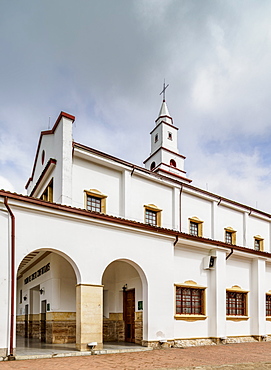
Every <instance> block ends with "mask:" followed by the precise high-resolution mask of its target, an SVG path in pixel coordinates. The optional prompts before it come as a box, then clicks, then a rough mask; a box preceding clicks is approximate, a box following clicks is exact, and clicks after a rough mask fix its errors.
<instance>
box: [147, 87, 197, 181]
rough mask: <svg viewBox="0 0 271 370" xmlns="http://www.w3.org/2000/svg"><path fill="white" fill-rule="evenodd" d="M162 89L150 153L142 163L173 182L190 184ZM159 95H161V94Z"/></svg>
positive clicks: (176, 132)
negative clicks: (173, 180) (161, 99)
mask: <svg viewBox="0 0 271 370" xmlns="http://www.w3.org/2000/svg"><path fill="white" fill-rule="evenodd" d="M168 86H169V85H167V86H165V83H164V88H163V91H162V93H163V102H162V105H161V109H160V112H159V115H158V118H157V120H156V121H155V123H156V126H155V128H154V129H153V130H152V131H151V132H150V134H151V153H150V156H149V157H148V158H147V159H146V160H145V161H144V164H145V168H147V169H148V170H151V171H153V172H156V173H159V174H161V175H164V176H167V177H170V178H174V179H175V180H180V181H185V182H191V181H192V180H189V179H188V178H187V177H186V172H185V171H184V160H185V157H184V156H183V155H181V154H179V151H178V127H176V126H174V125H173V119H172V117H171V115H170V114H169V110H168V107H167V103H166V99H165V90H166V88H167V87H168ZM162 93H161V94H162Z"/></svg>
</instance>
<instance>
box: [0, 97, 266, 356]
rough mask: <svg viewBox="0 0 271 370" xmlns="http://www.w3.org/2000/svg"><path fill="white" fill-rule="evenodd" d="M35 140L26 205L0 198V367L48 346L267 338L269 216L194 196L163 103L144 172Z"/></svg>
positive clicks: (57, 140) (77, 148)
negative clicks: (21, 343) (36, 343)
mask: <svg viewBox="0 0 271 370" xmlns="http://www.w3.org/2000/svg"><path fill="white" fill-rule="evenodd" d="M74 120H75V117H74V116H72V115H70V114H67V113H64V112H61V114H60V115H59V117H58V119H57V120H56V123H55V125H54V127H53V128H52V129H51V130H47V131H43V132H41V135H40V139H39V143H38V148H37V152H36V157H35V160H34V165H33V170H32V173H31V176H30V178H29V180H28V182H27V184H26V189H27V194H28V195H27V196H23V195H18V194H14V193H10V192H7V191H4V190H0V211H1V212H0V225H1V233H0V243H1V248H2V259H1V262H0V263H1V269H0V274H1V280H0V281H1V294H2V304H1V307H0V329H1V330H0V356H2V357H5V356H7V355H14V353H16V335H19V336H22V337H26V338H36V339H38V340H40V341H43V342H47V343H76V347H77V349H78V350H80V351H86V350H88V349H89V346H88V345H89V343H92V345H95V348H96V349H99V348H102V346H103V343H104V342H108V341H112V342H118V341H119V342H120V341H127V342H134V343H138V344H141V345H143V346H151V347H159V346H176V347H178V346H185V345H200V344H213V343H216V344H218V343H227V342H238V341H252V340H257V341H260V340H268V339H269V338H270V337H271V245H270V243H271V215H270V214H267V213H264V212H261V211H260V210H258V209H253V208H251V207H248V206H246V205H243V204H240V203H238V202H236V201H232V200H229V199H226V198H224V197H221V196H219V195H217V194H213V193H210V192H208V191H206V190H203V189H200V188H196V187H194V186H193V185H192V184H191V180H190V179H189V178H188V177H187V176H186V172H185V169H184V161H185V157H184V156H183V155H182V154H180V153H179V151H178V146H177V136H178V128H177V127H176V126H175V125H174V124H173V119H172V117H171V115H170V113H169V111H168V108H167V104H166V102H165V100H164V101H163V103H162V106H161V109H160V112H159V115H158V118H157V120H156V122H155V127H154V129H153V130H152V131H151V153H150V156H149V157H148V158H147V159H146V160H145V162H144V164H145V167H144V168H143V167H139V166H136V165H133V164H132V163H129V162H126V161H124V160H122V159H119V158H116V157H113V156H111V155H108V154H106V153H103V152H100V151H98V150H95V149H93V148H89V147H87V146H85V145H82V144H80V143H76V142H74V141H73V136H72V127H73V122H74Z"/></svg>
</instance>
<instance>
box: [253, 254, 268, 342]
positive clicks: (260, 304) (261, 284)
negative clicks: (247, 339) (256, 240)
mask: <svg viewBox="0 0 271 370" xmlns="http://www.w3.org/2000/svg"><path fill="white" fill-rule="evenodd" d="M265 263H266V262H265V259H264V258H261V257H258V258H255V259H254V260H253V261H252V276H251V278H252V279H251V292H250V293H249V295H250V297H249V299H250V304H251V305H250V312H249V316H250V317H251V322H252V325H251V331H252V333H251V334H252V335H253V336H255V337H256V338H258V339H261V336H262V335H265V334H266V327H265V324H266V313H265V294H266V292H265Z"/></svg>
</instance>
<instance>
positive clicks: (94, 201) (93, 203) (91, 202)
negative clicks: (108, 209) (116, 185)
mask: <svg viewBox="0 0 271 370" xmlns="http://www.w3.org/2000/svg"><path fill="white" fill-rule="evenodd" d="M87 210H88V211H94V212H101V210H102V200H101V198H97V197H93V196H92V195H87Z"/></svg>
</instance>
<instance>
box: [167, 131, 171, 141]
mask: <svg viewBox="0 0 271 370" xmlns="http://www.w3.org/2000/svg"><path fill="white" fill-rule="evenodd" d="M168 139H169V140H172V133H171V132H169V131H168Z"/></svg>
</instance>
